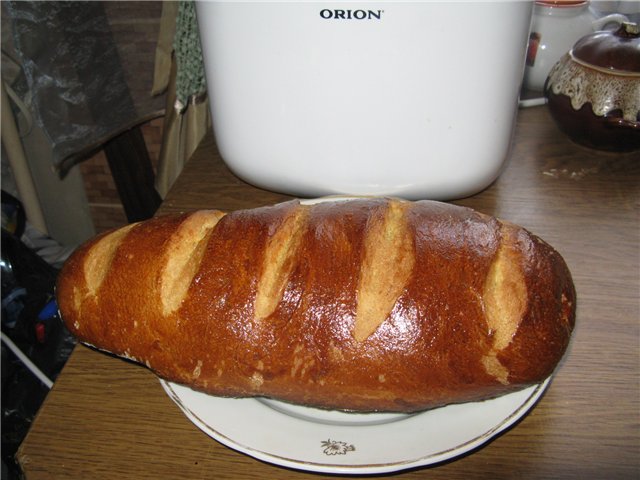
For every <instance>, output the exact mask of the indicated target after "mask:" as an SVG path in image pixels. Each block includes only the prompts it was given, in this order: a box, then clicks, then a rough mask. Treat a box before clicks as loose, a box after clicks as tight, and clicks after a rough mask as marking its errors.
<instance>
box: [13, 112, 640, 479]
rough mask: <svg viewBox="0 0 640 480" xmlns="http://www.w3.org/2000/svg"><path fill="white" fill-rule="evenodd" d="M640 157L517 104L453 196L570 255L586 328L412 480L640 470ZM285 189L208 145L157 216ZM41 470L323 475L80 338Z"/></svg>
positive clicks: (49, 427) (37, 434)
mask: <svg viewBox="0 0 640 480" xmlns="http://www.w3.org/2000/svg"><path fill="white" fill-rule="evenodd" d="M639 187H640V155H638V154H637V153H636V154H613V153H602V152H596V151H592V150H587V149H585V148H582V147H579V146H576V145H574V144H572V143H571V142H570V141H569V140H568V139H567V138H566V137H565V136H564V135H562V134H561V133H560V132H559V131H558V129H557V128H556V126H555V125H554V124H553V122H552V120H551V118H550V116H549V114H548V111H547V108H546V107H544V106H542V107H533V108H530V109H523V110H520V112H519V118H518V123H517V128H516V133H515V141H514V147H513V150H512V153H511V159H510V163H509V165H508V167H507V168H506V170H505V171H504V173H503V174H502V176H501V177H500V178H499V179H498V180H497V181H496V182H495V184H494V185H492V186H491V187H490V188H489V189H487V190H486V191H484V192H482V193H480V194H478V195H476V196H474V197H472V198H467V199H464V200H460V201H457V202H455V203H459V204H463V205H467V206H471V207H474V208H476V209H478V210H480V211H483V212H485V213H488V214H492V215H496V216H499V217H501V218H504V219H508V220H510V221H512V222H515V223H518V224H520V225H522V226H524V227H526V228H528V229H530V230H532V231H533V232H535V233H536V234H538V235H540V236H541V237H543V238H544V239H546V240H547V241H548V242H549V243H551V244H552V245H554V246H555V247H556V248H557V249H558V250H559V251H560V253H561V254H562V255H563V256H564V257H565V259H566V261H567V263H568V264H569V267H570V268H571V270H572V272H573V276H574V280H575V283H576V287H577V292H578V314H577V327H576V330H575V333H574V337H573V340H572V343H571V345H570V348H569V351H568V353H567V355H566V357H565V359H564V360H563V362H562V363H561V365H560V368H559V370H558V372H557V375H556V377H555V378H554V380H553V382H552V383H551V385H550V387H549V389H548V390H547V392H546V394H545V395H544V396H543V398H542V399H541V401H540V402H539V403H538V405H537V406H536V407H535V408H534V409H533V410H532V411H531V412H530V414H529V415H527V416H526V417H525V418H524V419H523V420H522V421H521V422H519V423H518V424H517V425H516V426H515V427H514V428H512V429H510V430H508V431H507V432H506V433H504V434H502V435H500V436H499V437H498V438H495V439H494V440H493V441H491V442H489V443H488V444H486V445H484V446H483V447H482V448H480V449H477V450H476V451H474V452H473V453H471V454H469V455H465V456H463V457H462V458H458V459H456V460H454V461H449V462H446V463H444V464H441V465H437V466H432V467H426V468H421V469H417V470H411V471H407V472H404V473H402V474H401V475H400V476H401V477H403V478H407V479H408V478H427V477H428V478H433V479H439V478H446V479H458V478H460V479H462V478H464V479H470V478H491V479H498V478H519V479H529V478H545V479H550V478H554V479H558V478H579V479H587V478H588V479H592V478H607V479H616V478H621V479H629V478H639V477H640V433H639V432H640V431H639V424H640V421H639V420H640V401H639V400H640V386H639V380H640V357H639V352H640V334H639V326H640V308H639V297H640V278H639V276H640V222H639V216H638V212H639V208H638V207H639V205H638V199H639V198H640V196H639V195H638V193H639ZM286 198H287V197H286V196H284V195H279V194H275V193H271V192H267V191H263V190H259V189H257V188H254V187H251V186H249V185H247V184H245V183H244V182H242V181H240V180H238V179H237V178H235V177H234V176H233V175H232V174H231V173H230V172H229V171H228V170H227V169H226V167H225V166H224V165H223V163H222V162H221V160H220V157H219V155H218V154H217V151H216V147H215V143H214V141H213V138H212V136H209V137H207V138H206V139H205V141H203V143H202V145H201V146H200V147H199V149H198V150H197V152H196V153H195V154H194V156H193V158H192V159H191V160H190V161H189V163H188V164H187V166H186V168H185V170H184V173H183V174H182V175H181V177H180V178H179V179H178V181H177V183H176V184H175V186H174V187H173V189H172V190H171V192H170V194H169V195H168V197H167V198H166V200H165V201H164V203H163V205H162V207H161V210H160V212H159V213H160V214H168V213H174V212H182V211H188V210H193V209H198V208H220V209H226V210H230V209H238V208H244V207H255V206H259V205H265V204H270V203H274V202H278V201H280V200H284V199H286ZM18 459H19V462H20V464H21V466H22V468H23V469H24V472H25V473H26V476H27V478H28V479H29V480H33V479H39V478H47V479H50V478H74V479H78V478H83V479H84V478H87V479H88V478H91V479H96V478H110V479H112V478H117V479H124V478H131V479H143V478H152V479H158V478H172V479H174V478H184V479H200V478H246V479H270V478H287V479H288V478H323V476H322V475H314V474H309V473H304V472H298V471H294V470H288V469H284V468H281V467H277V466H272V465H270V464H266V463H262V462H260V461H258V460H255V459H253V458H251V457H249V456H246V455H244V454H241V453H237V452H236V451H234V450H231V449H229V448H227V447H224V446H222V445H221V444H219V443H217V442H216V441H214V440H212V439H211V438H210V437H208V436H206V435H205V434H204V433H202V432H201V431H200V430H199V429H198V428H196V427H195V426H194V425H193V424H192V423H191V422H190V421H189V420H187V418H186V417H185V416H184V415H183V414H182V413H181V411H180V410H179V409H178V407H176V406H175V405H174V404H173V403H172V401H171V400H170V399H169V398H168V397H167V396H166V395H165V394H164V392H163V390H162V388H161V386H160V384H159V382H158V380H157V379H156V377H154V375H153V374H151V373H150V372H149V371H147V370H146V369H145V368H142V367H139V366H137V365H134V364H132V363H128V362H125V361H123V360H120V359H116V358H113V357H110V356H107V355H104V354H101V353H97V352H96V351H94V350H91V349H89V348H87V347H84V346H79V347H77V348H76V349H75V351H74V352H73V354H72V355H71V357H70V359H69V361H68V363H67V366H66V367H65V369H64V370H63V372H62V373H61V375H60V376H59V378H58V380H57V381H56V383H55V386H54V388H53V390H52V391H51V393H50V394H49V396H48V397H47V400H46V403H45V404H44V406H43V407H42V410H41V411H40V413H39V415H38V417H37V419H36V421H35V422H34V424H33V427H32V429H31V431H30V433H29V435H28V437H27V439H26V440H25V442H24V443H23V445H22V447H21V449H20V451H19V453H18Z"/></svg>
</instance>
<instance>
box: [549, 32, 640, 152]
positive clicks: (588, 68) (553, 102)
mask: <svg viewBox="0 0 640 480" xmlns="http://www.w3.org/2000/svg"><path fill="white" fill-rule="evenodd" d="M545 96H546V97H547V99H548V102H549V109H550V111H551V114H552V116H553V118H554V119H555V121H556V122H557V124H558V126H559V127H560V129H561V130H562V131H564V132H565V133H566V134H567V135H568V136H569V137H570V138H571V139H572V140H573V141H575V142H576V143H579V144H581V145H584V146H587V147H590V148H595V149H599V150H610V151H617V152H628V151H633V150H639V149H640V28H639V27H638V25H637V24H635V23H624V24H622V26H621V27H620V28H619V29H618V30H617V31H615V32H612V31H601V32H596V33H594V34H590V35H587V36H585V37H583V38H582V39H580V40H579V41H578V42H577V43H576V44H575V45H574V47H573V48H572V49H571V51H569V52H568V53H567V54H566V55H564V56H563V57H562V59H560V61H558V63H556V64H555V66H554V67H553V69H552V70H551V72H550V73H549V76H548V78H547V81H546V83H545Z"/></svg>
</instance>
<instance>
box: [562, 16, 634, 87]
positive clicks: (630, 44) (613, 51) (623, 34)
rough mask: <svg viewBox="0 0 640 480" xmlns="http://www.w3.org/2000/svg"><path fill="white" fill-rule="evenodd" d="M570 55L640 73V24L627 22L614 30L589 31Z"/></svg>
mask: <svg viewBox="0 0 640 480" xmlns="http://www.w3.org/2000/svg"><path fill="white" fill-rule="evenodd" d="M571 56H572V57H573V59H574V60H575V61H577V62H580V63H583V64H586V66H589V67H592V68H593V67H595V68H597V69H603V70H605V71H607V72H610V73H616V74H623V75H624V74H626V73H631V74H633V73H636V74H640V26H638V24H636V23H631V22H625V23H623V24H622V25H621V26H620V28H619V29H618V30H616V31H615V32H612V31H607V30H605V31H601V32H596V33H593V34H591V35H587V36H585V37H583V38H582V39H580V40H578V42H577V43H576V44H575V45H574V47H573V49H572V50H571Z"/></svg>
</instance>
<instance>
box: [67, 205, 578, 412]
mask: <svg viewBox="0 0 640 480" xmlns="http://www.w3.org/2000/svg"><path fill="white" fill-rule="evenodd" d="M125 228H126V229H125V230H121V231H116V232H113V233H110V234H107V235H104V236H101V237H98V238H97V239H95V240H93V241H91V242H89V243H88V244H86V245H85V246H83V247H81V248H80V249H79V250H78V251H77V252H76V253H74V255H73V256H72V257H71V258H70V259H69V261H68V262H67V264H66V265H65V267H64V269H63V271H62V272H61V275H60V278H59V282H58V290H57V291H58V301H59V306H60V310H61V312H62V315H63V318H64V320H65V322H66V324H67V326H68V327H69V328H70V330H71V331H72V332H73V333H74V334H75V335H77V336H78V338H80V340H82V341H84V342H86V343H89V344H91V345H95V346H96V347H98V348H100V349H103V350H107V351H110V352H113V353H115V354H117V355H122V356H126V357H128V358H132V359H134V360H136V361H138V362H140V363H143V364H145V365H147V366H148V367H150V368H151V369H152V370H154V371H155V372H156V373H157V374H158V375H160V376H162V377H164V378H167V379H169V380H172V381H176V382H180V383H184V384H187V385H190V386H192V387H193V388H196V389H200V390H203V391H206V392H209V393H212V394H215V395H226V396H269V397H273V398H277V399H281V400H286V401H291V402H295V403H299V404H304V405H311V406H319V407H324V408H337V409H344V410H357V411H416V410H422V409H426V408H432V407H435V406H439V405H444V404H448V403H456V402H464V401H470V400H478V399H483V398H489V397H493V396H496V395H499V394H501V393H505V392H508V391H512V390H515V389H519V388H523V387H525V386H527V385H530V384H533V383H538V382H540V381H542V380H544V379H545V378H546V377H547V376H548V375H550V374H551V373H552V371H553V370H554V368H555V367H556V365H557V363H558V362H559V360H560V358H561V357H562V355H563V353H564V351H565V349H566V347H567V345H568V342H569V339H570V335H571V331H572V329H573V323H574V317H575V291H574V288H573V283H572V281H571V276H570V274H569V271H568V269H567V267H566V265H565V263H564V261H563V260H562V258H561V257H560V255H559V254H558V253H557V252H555V251H554V250H553V249H552V248H551V247H550V246H549V245H547V244H546V243H544V242H543V241H542V240H540V239H538V238H537V237H535V236H533V235H531V234H530V233H529V232H527V231H526V230H524V229H522V228H520V227H517V226H514V225H511V224H508V223H503V222H500V221H499V220H496V219H494V218H491V217H488V216H485V215H482V214H479V213H477V212H474V211H472V210H470V209H467V208H462V207H457V206H453V205H448V204H443V203H438V202H429V201H422V202H403V201H399V200H388V199H382V198H375V199H363V200H351V201H344V202H327V203H320V204H317V205H312V206H305V205H300V204H299V203H298V202H295V201H293V202H286V203H283V204H279V205H276V206H273V207H263V208H259V209H253V210H243V211H237V212H232V213H229V214H227V215H225V216H223V214H222V213H220V212H198V213H194V214H187V215H182V216H176V217H164V218H157V219H153V220H150V221H147V222H143V223H140V224H135V225H133V226H129V227H125ZM168 258H170V260H168ZM96 269H100V271H96Z"/></svg>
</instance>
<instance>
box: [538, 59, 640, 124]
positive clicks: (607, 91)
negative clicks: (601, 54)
mask: <svg viewBox="0 0 640 480" xmlns="http://www.w3.org/2000/svg"><path fill="white" fill-rule="evenodd" d="M547 81H548V87H547V88H549V89H550V90H551V91H552V92H553V93H554V94H555V95H566V96H567V97H569V98H570V100H571V106H572V107H573V108H574V110H579V109H580V108H582V106H583V105H584V104H585V103H591V108H592V109H593V113H594V114H596V115H598V116H600V117H602V116H604V115H606V114H607V113H609V112H611V111H613V110H622V115H623V118H624V119H625V120H626V121H629V122H635V121H637V115H638V112H639V111H640V81H638V79H636V78H635V77H634V78H628V77H627V78H625V77H623V76H617V75H610V74H608V73H604V72H602V71H600V70H595V69H592V68H590V67H587V66H583V65H581V64H579V63H577V62H575V61H573V59H572V58H571V56H570V55H569V54H568V53H567V54H565V55H564V56H563V57H562V59H560V61H559V62H558V63H556V64H555V65H554V67H553V69H552V70H551V72H550V73H549V79H548V80H547Z"/></svg>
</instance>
